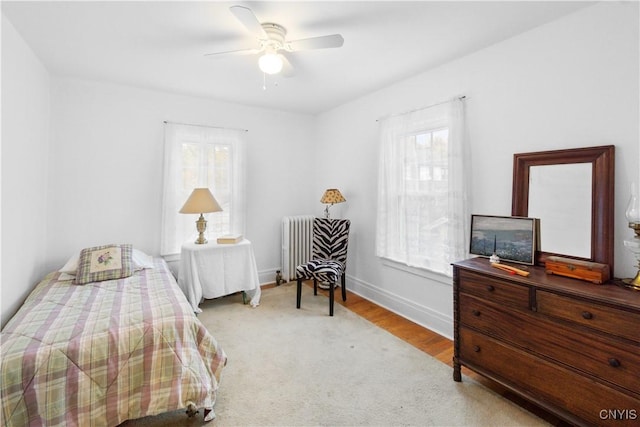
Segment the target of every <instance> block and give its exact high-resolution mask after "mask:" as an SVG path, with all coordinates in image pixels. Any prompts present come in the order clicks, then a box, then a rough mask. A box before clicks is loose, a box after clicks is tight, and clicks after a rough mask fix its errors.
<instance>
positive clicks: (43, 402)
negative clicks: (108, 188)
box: [0, 258, 226, 426]
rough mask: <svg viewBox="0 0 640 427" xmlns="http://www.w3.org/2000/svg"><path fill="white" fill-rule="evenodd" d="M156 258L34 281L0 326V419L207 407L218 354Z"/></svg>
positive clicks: (93, 422)
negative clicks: (131, 267) (125, 267)
mask: <svg viewBox="0 0 640 427" xmlns="http://www.w3.org/2000/svg"><path fill="white" fill-rule="evenodd" d="M155 264H156V267H155V268H152V269H144V270H141V271H138V272H136V273H134V275H132V276H130V277H128V278H126V279H118V280H107V281H103V282H92V283H88V284H86V285H84V286H77V285H74V284H73V281H72V280H67V281H59V280H58V278H59V277H60V273H58V272H54V273H50V274H48V275H47V276H46V277H45V278H44V279H43V280H42V282H40V283H39V284H38V285H37V287H36V288H35V289H34V290H33V292H32V293H31V294H30V295H29V297H28V298H27V300H26V301H25V303H24V305H23V306H22V307H21V308H20V310H19V311H18V312H17V313H16V315H15V316H14V317H13V318H12V319H11V320H10V321H9V322H8V323H7V325H6V327H5V328H4V329H3V330H2V334H1V342H0V357H1V370H0V381H2V383H1V384H0V398H1V401H2V403H1V404H2V412H1V413H0V415H2V418H3V419H2V420H1V424H2V425H5V426H25V425H30V426H63V425H64V426H116V425H118V424H120V423H122V422H123V421H125V420H127V419H133V418H139V417H143V416H146V415H155V414H159V413H162V412H167V411H171V410H174V409H179V408H185V407H187V405H189V404H190V403H193V404H195V405H196V406H199V407H205V408H212V407H213V404H214V402H215V397H216V390H217V388H218V381H219V380H220V373H221V371H222V368H223V367H224V365H225V364H226V355H225V353H224V351H223V350H222V348H221V347H220V346H219V345H218V343H217V342H216V340H215V338H214V337H213V336H212V335H211V334H210V333H209V332H208V331H207V330H206V329H205V327H204V326H203V325H202V323H201V322H200V321H199V320H198V319H197V318H196V317H195V315H194V314H193V309H192V308H191V306H190V305H189V303H188V302H187V300H186V298H185V297H184V295H183V294H182V291H181V290H180V288H179V287H178V285H177V284H176V282H175V279H174V278H173V276H172V275H171V273H170V272H169V270H168V268H167V266H166V263H165V262H164V260H162V259H161V258H158V259H156V260H155ZM185 416H186V415H185Z"/></svg>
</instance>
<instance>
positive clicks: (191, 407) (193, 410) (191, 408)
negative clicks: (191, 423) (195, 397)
mask: <svg viewBox="0 0 640 427" xmlns="http://www.w3.org/2000/svg"><path fill="white" fill-rule="evenodd" d="M198 412H199V411H198V407H197V406H196V405H195V404H194V403H191V402H189V403H187V410H186V411H185V413H186V414H187V416H188V417H189V418H193V417H195V416H196V414H197V413H198Z"/></svg>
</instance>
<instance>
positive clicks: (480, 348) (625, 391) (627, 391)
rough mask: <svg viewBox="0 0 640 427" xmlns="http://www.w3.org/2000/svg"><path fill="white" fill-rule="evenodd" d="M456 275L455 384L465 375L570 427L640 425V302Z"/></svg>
mask: <svg viewBox="0 0 640 427" xmlns="http://www.w3.org/2000/svg"><path fill="white" fill-rule="evenodd" d="M512 265H513V266H515V267H518V268H522V266H521V265H515V264H512ZM453 267H454V270H453V284H454V294H453V302H454V357H453V379H454V380H455V381H461V379H462V378H461V372H460V368H461V366H462V365H464V366H466V367H468V368H470V369H472V370H474V371H475V372H478V373H480V374H482V375H484V376H486V377H488V378H491V379H492V380H494V381H497V382H498V383H500V384H502V385H504V386H506V387H507V388H509V389H510V390H512V391H514V392H515V393H517V394H519V395H520V396H522V397H524V398H525V399H528V400H530V401H532V402H533V403H535V404H537V405H538V406H540V407H542V408H544V409H545V410H547V411H549V412H551V413H553V414H555V415H557V416H558V417H560V418H562V419H564V420H566V421H568V422H570V423H571V424H575V425H597V426H607V425H612V426H627V425H629V426H630V425H634V426H638V425H640V292H637V291H632V290H629V289H625V288H622V287H619V286H616V285H614V284H605V285H595V284H591V283H588V282H583V281H580V280H576V279H570V278H565V277H559V276H554V275H547V274H546V273H545V271H544V268H541V267H532V266H527V267H526V268H527V270H528V271H530V275H529V276H528V277H523V276H518V275H511V274H509V273H508V272H505V271H502V270H499V269H497V268H494V267H491V266H490V264H489V261H488V260H487V259H485V258H473V259H469V260H466V261H461V262H457V263H454V264H453Z"/></svg>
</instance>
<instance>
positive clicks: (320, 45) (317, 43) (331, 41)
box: [287, 34, 344, 51]
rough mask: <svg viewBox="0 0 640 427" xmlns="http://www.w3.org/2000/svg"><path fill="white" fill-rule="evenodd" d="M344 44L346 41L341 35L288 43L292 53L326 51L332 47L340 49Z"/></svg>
mask: <svg viewBox="0 0 640 427" xmlns="http://www.w3.org/2000/svg"><path fill="white" fill-rule="evenodd" d="M343 44H344V39H343V38H342V36H341V35H340V34H332V35H330V36H320V37H311V38H308V39H300V40H292V41H290V42H288V43H287V45H288V47H289V49H290V50H291V51H294V50H310V49H326V48H330V47H340V46H342V45H343Z"/></svg>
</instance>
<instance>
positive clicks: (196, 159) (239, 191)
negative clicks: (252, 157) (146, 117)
mask: <svg viewBox="0 0 640 427" xmlns="http://www.w3.org/2000/svg"><path fill="white" fill-rule="evenodd" d="M245 134H246V132H245V131H243V130H235V129H223V128H215V127H207V126H198V125H185V124H177V123H165V132H164V136H165V153H164V193H163V200H162V230H161V255H172V254H178V253H180V247H181V246H182V244H183V243H184V242H186V241H189V240H195V238H196V236H197V234H198V233H197V231H196V226H195V221H196V220H197V219H198V215H189V214H180V213H178V211H179V210H180V208H181V207H182V205H183V204H184V202H185V201H186V200H187V198H188V197H189V195H190V194H191V192H192V191H193V189H194V188H198V187H207V188H209V189H210V190H211V193H212V194H213V196H214V197H215V198H216V200H217V201H218V203H219V204H220V206H221V207H222V212H213V213H210V214H205V219H206V220H207V235H208V236H209V237H207V239H209V240H211V239H215V238H216V237H218V236H220V235H223V234H230V233H233V234H244V230H245V215H246V214H245V210H246V207H245V175H246V166H245V163H246V161H245V157H246V153H245V151H246V150H245V145H246V142H245Z"/></svg>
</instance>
